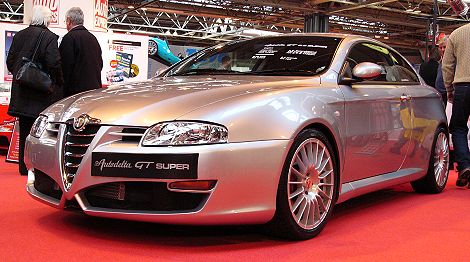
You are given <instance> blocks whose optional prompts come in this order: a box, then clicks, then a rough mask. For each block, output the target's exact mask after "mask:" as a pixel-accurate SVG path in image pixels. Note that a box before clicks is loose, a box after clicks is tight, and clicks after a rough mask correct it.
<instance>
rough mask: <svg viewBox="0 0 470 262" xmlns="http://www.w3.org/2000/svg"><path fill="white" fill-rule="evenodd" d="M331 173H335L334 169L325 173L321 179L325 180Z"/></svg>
mask: <svg viewBox="0 0 470 262" xmlns="http://www.w3.org/2000/svg"><path fill="white" fill-rule="evenodd" d="M331 173H333V169H332V170H329V171H327V172H325V173H323V174H322V175H320V177H319V178H320V179H325V178H326V177H327V176H329V175H330V174H331Z"/></svg>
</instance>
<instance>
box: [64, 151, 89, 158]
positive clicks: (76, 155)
mask: <svg viewBox="0 0 470 262" xmlns="http://www.w3.org/2000/svg"><path fill="white" fill-rule="evenodd" d="M65 156H70V157H84V156H85V154H74V153H70V152H65Z"/></svg>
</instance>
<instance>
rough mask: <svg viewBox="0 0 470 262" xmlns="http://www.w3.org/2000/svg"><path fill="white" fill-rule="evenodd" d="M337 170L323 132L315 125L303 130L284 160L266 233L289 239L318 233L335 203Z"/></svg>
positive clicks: (330, 148)
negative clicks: (272, 214)
mask: <svg viewBox="0 0 470 262" xmlns="http://www.w3.org/2000/svg"><path fill="white" fill-rule="evenodd" d="M302 164H303V165H302ZM337 170H338V168H337V165H336V159H335V154H334V152H333V149H332V147H331V144H330V142H329V141H328V139H327V138H326V136H325V135H324V134H323V133H322V132H320V131H319V130H316V129H307V130H304V131H302V132H301V133H300V134H299V135H298V136H297V138H296V139H295V140H294V143H293V145H292V147H291V149H290V150H289V153H288V155H287V158H286V161H285V163H284V167H283V171H282V174H281V177H280V180H279V186H278V191H277V198H276V212H275V214H274V217H273V219H272V220H271V221H270V222H269V223H268V224H267V229H268V230H269V233H270V234H272V235H275V236H278V237H282V238H287V239H292V240H303V239H309V238H312V237H314V236H316V235H318V234H319V233H320V232H321V231H322V229H323V228H324V227H325V224H326V223H327V221H328V219H329V217H330V216H331V213H332V211H333V207H334V205H335V203H336V199H337V196H338V181H339V177H338V175H339V174H338V172H337Z"/></svg>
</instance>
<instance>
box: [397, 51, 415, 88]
mask: <svg viewBox="0 0 470 262" xmlns="http://www.w3.org/2000/svg"><path fill="white" fill-rule="evenodd" d="M390 56H392V57H394V60H395V61H396V63H395V65H394V67H395V69H396V73H395V74H396V77H397V79H398V80H397V81H399V82H419V80H418V79H419V78H418V76H417V75H416V73H415V71H414V70H413V68H411V66H410V65H409V64H408V63H407V62H406V61H405V59H403V57H402V56H400V55H399V54H397V53H396V52H394V51H391V50H390Z"/></svg>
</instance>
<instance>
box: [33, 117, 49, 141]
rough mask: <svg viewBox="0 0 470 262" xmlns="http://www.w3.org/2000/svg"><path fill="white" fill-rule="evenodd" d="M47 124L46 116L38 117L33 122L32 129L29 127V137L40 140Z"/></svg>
mask: <svg viewBox="0 0 470 262" xmlns="http://www.w3.org/2000/svg"><path fill="white" fill-rule="evenodd" d="M47 124H49V121H48V119H47V116H44V115H40V116H39V117H38V118H37V119H36V121H34V124H33V127H31V131H30V132H29V134H30V135H32V136H34V137H37V138H40V137H41V135H42V132H44V130H45V129H46V127H47Z"/></svg>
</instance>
